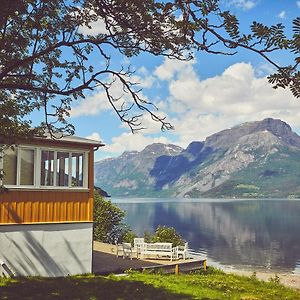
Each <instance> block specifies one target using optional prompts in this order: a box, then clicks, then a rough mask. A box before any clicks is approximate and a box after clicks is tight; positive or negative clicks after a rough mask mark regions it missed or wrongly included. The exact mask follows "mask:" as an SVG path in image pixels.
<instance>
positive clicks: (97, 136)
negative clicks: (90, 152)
mask: <svg viewBox="0 0 300 300" xmlns="http://www.w3.org/2000/svg"><path fill="white" fill-rule="evenodd" d="M86 138H87V139H90V140H94V141H101V137H100V134H99V133H98V132H93V133H92V134H91V135H88V136H87V137H86Z"/></svg>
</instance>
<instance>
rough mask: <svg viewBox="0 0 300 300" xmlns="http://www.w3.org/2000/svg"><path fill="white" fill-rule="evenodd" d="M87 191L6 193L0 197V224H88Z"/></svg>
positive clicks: (90, 201) (90, 199)
mask: <svg viewBox="0 0 300 300" xmlns="http://www.w3.org/2000/svg"><path fill="white" fill-rule="evenodd" d="M90 196H91V193H90V192H89V191H58V190H54V191H49V190H47V191H41V190H37V191H33V190H31V191H25V190H10V191H8V192H4V193H1V194H0V224H24V223H46V222H55V223H56V222H92V220H93V214H92V208H93V197H90Z"/></svg>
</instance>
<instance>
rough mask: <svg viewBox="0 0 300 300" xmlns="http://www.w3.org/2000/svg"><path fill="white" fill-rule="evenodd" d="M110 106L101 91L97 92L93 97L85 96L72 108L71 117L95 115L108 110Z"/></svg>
mask: <svg viewBox="0 0 300 300" xmlns="http://www.w3.org/2000/svg"><path fill="white" fill-rule="evenodd" d="M110 109H111V106H110V104H109V102H108V100H107V97H106V94H105V92H104V91H103V90H100V89H99V90H98V91H97V92H96V93H95V94H94V95H91V96H87V97H86V98H85V99H82V100H81V102H80V103H79V104H78V105H77V106H75V107H73V108H72V110H71V112H70V113H71V117H80V116H88V115H97V114H99V113H100V112H102V111H106V110H110Z"/></svg>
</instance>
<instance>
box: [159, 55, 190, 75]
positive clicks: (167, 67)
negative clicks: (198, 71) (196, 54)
mask: <svg viewBox="0 0 300 300" xmlns="http://www.w3.org/2000/svg"><path fill="white" fill-rule="evenodd" d="M195 63H196V60H191V61H179V60H175V59H168V58H165V60H164V62H163V64H162V65H160V66H159V67H157V68H156V69H155V71H154V75H156V76H157V77H158V78H159V79H160V80H171V79H173V78H174V77H176V76H177V75H178V74H180V75H181V76H185V75H189V74H191V73H193V72H194V70H193V68H192V66H193V64H195Z"/></svg>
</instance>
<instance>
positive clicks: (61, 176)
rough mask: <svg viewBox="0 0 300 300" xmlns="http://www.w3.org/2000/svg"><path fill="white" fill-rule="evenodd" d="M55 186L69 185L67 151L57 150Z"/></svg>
mask: <svg viewBox="0 0 300 300" xmlns="http://www.w3.org/2000/svg"><path fill="white" fill-rule="evenodd" d="M56 185H57V186H68V185H69V153H68V152H57V176H56Z"/></svg>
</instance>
